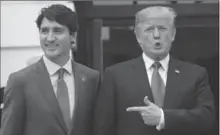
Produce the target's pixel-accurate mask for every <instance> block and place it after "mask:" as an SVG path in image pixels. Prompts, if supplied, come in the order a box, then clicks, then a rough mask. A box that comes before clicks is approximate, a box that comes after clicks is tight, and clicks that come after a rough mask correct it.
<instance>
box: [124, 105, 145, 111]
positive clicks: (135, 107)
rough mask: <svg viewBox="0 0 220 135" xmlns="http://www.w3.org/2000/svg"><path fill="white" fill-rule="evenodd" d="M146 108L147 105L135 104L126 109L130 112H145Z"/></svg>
mask: <svg viewBox="0 0 220 135" xmlns="http://www.w3.org/2000/svg"><path fill="white" fill-rule="evenodd" d="M144 110H145V107H143V106H134V107H128V108H127V109H126V111H128V112H143V111H144Z"/></svg>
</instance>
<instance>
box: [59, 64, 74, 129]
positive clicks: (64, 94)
mask: <svg viewBox="0 0 220 135" xmlns="http://www.w3.org/2000/svg"><path fill="white" fill-rule="evenodd" d="M65 71H66V70H65V69H64V68H60V69H59V70H58V74H59V78H58V81H57V100H58V102H59V106H60V109H61V111H62V114H63V118H64V121H65V123H66V126H67V128H68V130H69V128H70V123H71V118H70V103H69V94H68V88H67V85H66V83H65V81H64V79H63V75H64V72H65Z"/></svg>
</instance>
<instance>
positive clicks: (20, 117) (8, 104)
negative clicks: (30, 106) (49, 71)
mask: <svg viewBox="0 0 220 135" xmlns="http://www.w3.org/2000/svg"><path fill="white" fill-rule="evenodd" d="M20 80H21V78H19V77H17V76H15V75H14V74H13V75H10V76H9V79H8V82H7V86H6V88H5V91H4V97H3V103H4V107H3V111H2V121H1V122H2V123H1V125H2V127H1V131H0V133H1V135H23V134H24V133H23V128H24V117H25V103H24V93H23V88H24V87H23V85H22V83H21V81H20Z"/></svg>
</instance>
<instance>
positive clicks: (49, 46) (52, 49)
mask: <svg viewBox="0 0 220 135" xmlns="http://www.w3.org/2000/svg"><path fill="white" fill-rule="evenodd" d="M45 47H46V48H47V49H48V50H49V51H55V50H56V49H57V47H59V45H58V44H55V45H54V44H50V45H49V44H45Z"/></svg>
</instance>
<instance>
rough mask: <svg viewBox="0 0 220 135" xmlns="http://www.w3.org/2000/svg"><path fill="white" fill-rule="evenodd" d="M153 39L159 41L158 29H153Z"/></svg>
mask: <svg viewBox="0 0 220 135" xmlns="http://www.w3.org/2000/svg"><path fill="white" fill-rule="evenodd" d="M153 37H154V39H160V32H159V30H158V28H155V29H154V32H153Z"/></svg>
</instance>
